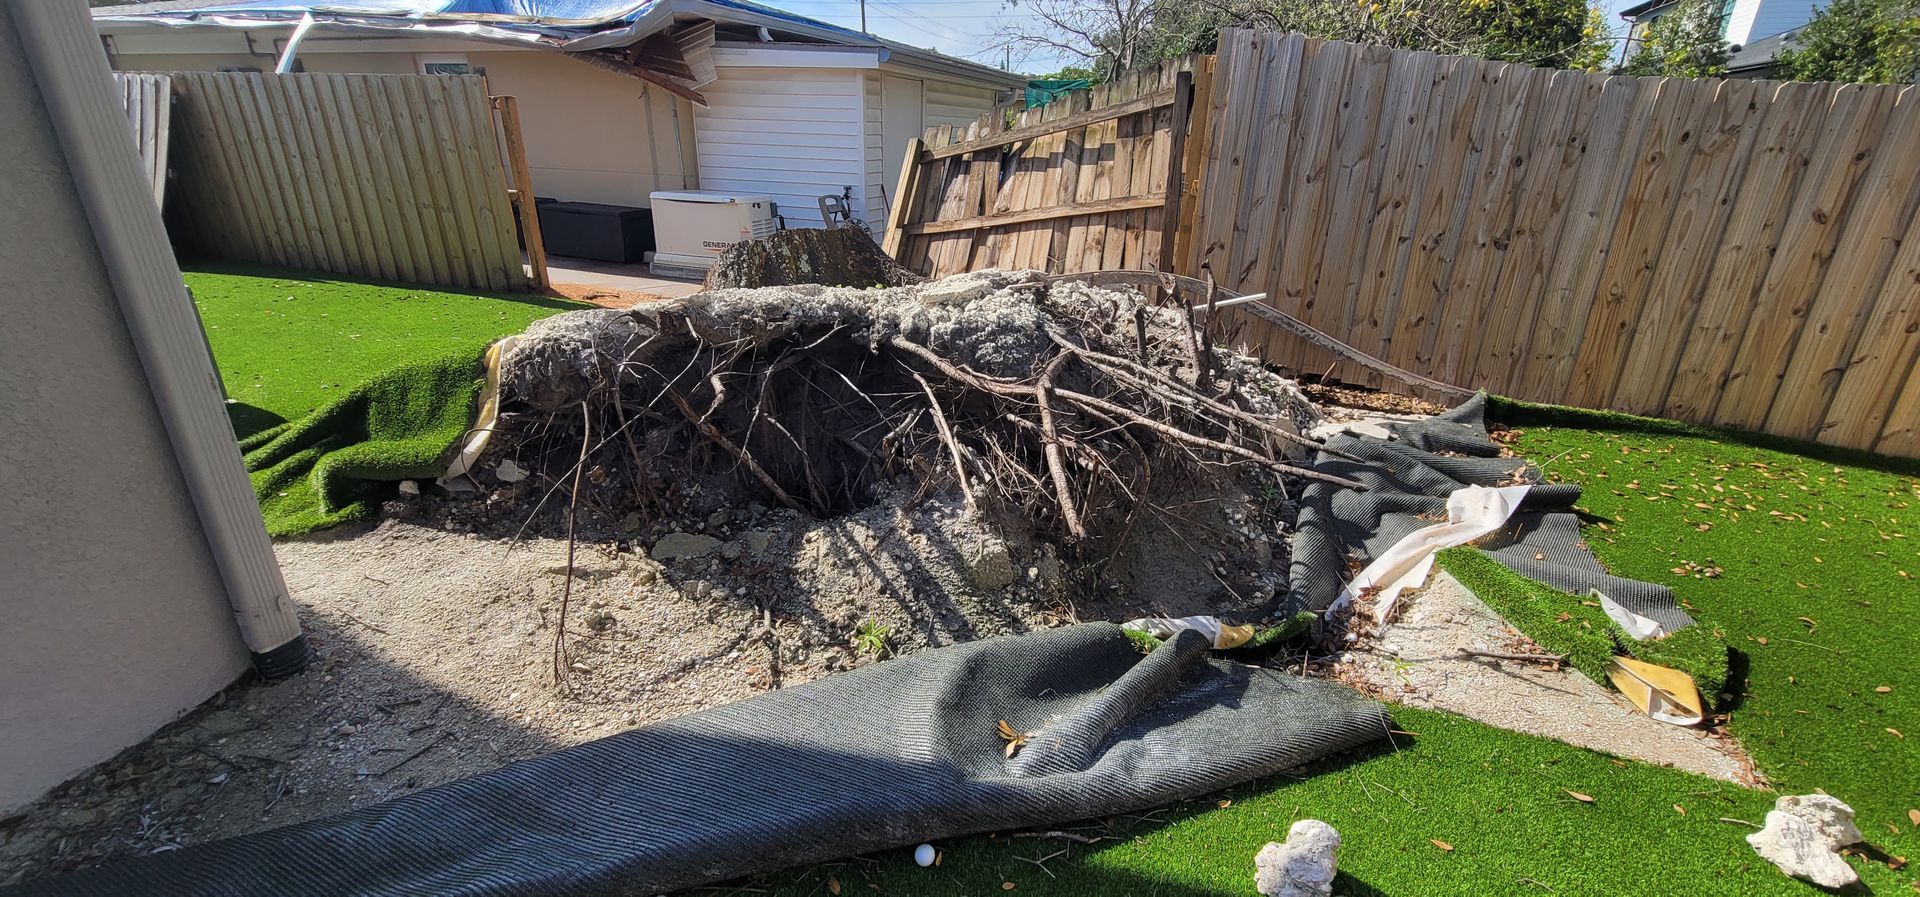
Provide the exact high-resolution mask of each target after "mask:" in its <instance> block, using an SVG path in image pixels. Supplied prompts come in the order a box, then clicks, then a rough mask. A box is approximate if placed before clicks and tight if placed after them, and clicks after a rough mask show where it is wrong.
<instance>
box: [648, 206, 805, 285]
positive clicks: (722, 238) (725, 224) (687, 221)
mask: <svg viewBox="0 0 1920 897" xmlns="http://www.w3.org/2000/svg"><path fill="white" fill-rule="evenodd" d="M651 197H652V199H653V233H654V238H655V251H654V254H653V261H652V263H651V265H650V266H649V267H650V269H651V270H652V271H653V273H654V275H656V276H659V277H690V278H702V277H705V276H706V274H707V269H708V268H711V267H713V263H714V261H715V260H716V259H718V258H719V257H720V250H722V249H725V248H727V247H728V246H729V245H732V244H734V243H738V242H741V241H742V240H757V239H759V238H761V237H765V236H768V235H770V234H772V233H773V232H774V231H776V230H779V223H778V221H777V220H776V219H775V218H774V208H773V197H771V196H767V195H765V194H755V193H727V192H724V191H720V190H661V191H656V192H655V193H653V194H651Z"/></svg>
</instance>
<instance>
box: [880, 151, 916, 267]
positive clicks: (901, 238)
mask: <svg viewBox="0 0 1920 897" xmlns="http://www.w3.org/2000/svg"><path fill="white" fill-rule="evenodd" d="M926 145H927V142H926V141H924V140H921V139H920V138H918V137H915V138H913V139H912V140H909V141H907V155H906V158H905V159H904V160H903V161H902V162H901V163H900V180H899V182H898V183H897V185H896V186H895V187H894V191H893V208H892V209H890V210H888V213H887V233H886V236H885V240H886V242H885V244H884V245H883V246H882V247H881V251H883V252H885V253H886V254H887V255H888V257H890V258H892V259H893V260H894V261H896V262H900V263H901V264H906V259H903V258H901V257H900V250H901V249H902V248H904V246H905V244H906V242H907V235H906V230H905V228H906V226H907V220H908V219H909V218H911V217H912V215H913V208H912V207H913V203H914V200H915V197H916V196H917V195H918V193H919V192H920V191H919V190H918V189H917V187H918V181H919V178H918V177H917V175H918V174H919V172H920V152H921V150H923V149H925V148H926Z"/></svg>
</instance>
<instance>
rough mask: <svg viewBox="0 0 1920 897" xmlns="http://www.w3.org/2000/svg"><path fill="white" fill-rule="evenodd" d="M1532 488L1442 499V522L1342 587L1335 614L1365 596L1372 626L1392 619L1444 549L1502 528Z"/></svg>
mask: <svg viewBox="0 0 1920 897" xmlns="http://www.w3.org/2000/svg"><path fill="white" fill-rule="evenodd" d="M1532 488H1533V487H1532V486H1498V487H1495V486H1465V487H1462V488H1459V489H1455V490H1454V491H1453V494H1451V495H1448V496H1447V522H1445V523H1436V524H1434V525H1432V526H1424V527H1421V528H1419V529H1417V530H1414V531H1413V532H1410V533H1408V534H1407V535H1406V536H1405V537H1403V538H1402V539H1401V540H1400V541H1398V542H1395V543H1394V545H1393V547H1392V548H1389V549H1387V550H1386V551H1385V552H1382V553H1381V555H1380V556H1379V557H1377V558H1375V559H1374V561H1373V563H1371V564H1368V565H1367V568H1366V569H1365V570H1362V571H1360V575H1358V576H1355V577H1354V578H1353V581H1352V582H1350V583H1348V584H1347V587H1346V589H1345V590H1344V591H1342V592H1341V593H1340V597H1339V599H1338V600H1336V601H1335V602H1334V605H1333V606H1334V609H1336V610H1337V609H1341V608H1344V607H1346V606H1347V605H1348V604H1349V603H1351V602H1352V601H1353V599H1355V598H1357V597H1359V596H1361V595H1363V594H1364V595H1369V596H1371V597H1372V598H1373V600H1374V605H1373V617H1374V620H1375V622H1379V623H1385V622H1386V621H1387V620H1389V619H1391V618H1392V615H1393V606H1394V603H1395V602H1397V601H1398V600H1399V599H1400V593H1401V592H1404V591H1406V590H1408V589H1417V588H1419V587H1420V586H1423V585H1425V584H1426V582H1427V576H1428V574H1430V573H1432V572H1433V556H1434V554H1435V553H1436V552H1438V551H1440V549H1443V548H1452V547H1454V546H1456V545H1465V544H1467V543H1468V542H1472V541H1473V540H1475V539H1478V538H1480V537H1481V536H1484V535H1486V534H1488V533H1491V532H1493V531H1495V530H1497V529H1499V528H1500V527H1502V526H1505V525H1506V523H1507V518H1509V517H1512V516H1513V512H1514V510H1515V509H1517V508H1519V507H1520V501H1521V500H1522V499H1524V498H1526V497H1527V492H1528V490H1530V489H1532Z"/></svg>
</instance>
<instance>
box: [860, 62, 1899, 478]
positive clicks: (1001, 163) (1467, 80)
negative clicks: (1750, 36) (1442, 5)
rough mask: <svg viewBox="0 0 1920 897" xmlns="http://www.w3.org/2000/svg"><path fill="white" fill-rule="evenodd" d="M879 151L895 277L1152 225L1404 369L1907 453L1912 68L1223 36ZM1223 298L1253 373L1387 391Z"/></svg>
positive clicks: (1248, 285)
mask: <svg viewBox="0 0 1920 897" xmlns="http://www.w3.org/2000/svg"><path fill="white" fill-rule="evenodd" d="M1181 71H1192V72H1194V73H1195V76H1196V77H1197V80H1196V81H1195V83H1194V84H1193V91H1192V96H1193V100H1192V102H1191V106H1190V107H1189V105H1188V104H1187V103H1186V102H1185V100H1184V97H1183V99H1182V101H1181V102H1172V93H1171V92H1170V87H1171V85H1173V84H1174V83H1175V81H1174V79H1175V76H1176V74H1177V73H1178V72H1181ZM1189 108H1190V109H1191V117H1192V118H1191V127H1190V128H1183V127H1182V123H1181V121H1180V119H1181V118H1182V117H1183V116H1184V114H1185V113H1186V111H1187V110H1188V109H1189ZM1176 137H1180V138H1184V140H1185V145H1184V147H1180V148H1176V147H1175V146H1174V144H1176V143H1179V142H1180V141H1179V140H1177V139H1175V138H1176ZM1176 153H1178V155H1175V154H1176ZM908 158H909V160H910V161H909V163H908V165H907V166H906V168H905V170H903V171H902V172H901V182H900V183H901V192H902V195H903V196H908V197H910V198H911V200H912V201H910V202H907V203H902V204H901V205H900V207H899V208H898V209H897V210H896V217H895V219H894V221H893V222H891V224H892V226H891V227H890V229H889V233H888V248H889V251H891V252H893V253H894V254H895V256H896V257H897V258H899V259H901V260H902V261H904V262H906V263H907V264H908V265H909V266H911V267H914V268H917V269H919V270H921V271H923V272H929V273H934V274H948V273H953V272H957V271H966V270H973V269H978V268H983V267H994V266H997V267H1024V268H1041V269H1045V270H1048V271H1052V272H1084V271H1096V270H1113V269H1122V268H1144V269H1157V268H1159V267H1160V265H1161V264H1162V259H1161V256H1162V255H1164V254H1165V253H1164V251H1163V250H1162V248H1161V247H1162V245H1163V242H1164V241H1167V240H1168V239H1171V245H1172V247H1173V257H1172V258H1171V259H1169V260H1168V267H1170V268H1171V269H1172V270H1174V271H1176V272H1178V273H1180V274H1184V275H1188V276H1191V277H1207V276H1211V277H1213V278H1215V279H1216V280H1217V282H1218V283H1219V284H1220V285H1221V286H1222V287H1224V288H1226V289H1228V290H1232V291H1234V292H1238V293H1254V292H1260V293H1266V294H1267V295H1268V297H1269V298H1268V300H1267V301H1268V302H1269V303H1270V304H1272V305H1273V306H1274V307H1276V308H1278V309H1280V310H1281V311H1284V312H1286V313H1288V314H1290V315H1292V316H1293V317H1294V318H1297V319H1299V320H1301V321H1304V322H1306V323H1307V324H1310V325H1311V326H1313V327H1315V328H1318V329H1320V330H1322V331H1324V332H1325V333H1327V334H1330V335H1332V336H1333V337H1335V338H1336V339H1338V340H1340V341H1343V342H1344V343H1346V344H1348V345H1351V346H1353V347H1356V348H1358V349H1360V350H1361V351H1364V352H1367V353H1370V354H1372V355H1375V356H1378V357H1379V358H1381V359H1384V360H1385V361H1388V362H1390V363H1392V364H1394V365H1398V366H1399V367H1401V368H1404V369H1407V370H1410V371H1413V372H1415V373H1418V374H1421V375H1424V376H1428V377H1432V378H1435V379H1439V380H1443V381H1447V382H1450V383H1455V384H1460V385H1464V386H1470V387H1484V388H1486V389H1489V390H1491V391H1494V392H1498V393H1503V394H1506V395H1511V396H1516V397H1519V398H1523V399H1534V400H1540V401H1547V402H1560V403H1566V404H1574V405H1585V406H1589V407H1596V408H1614V409H1618V410H1622V411H1628V412H1633V413H1636V414H1650V415H1659V416H1665V417H1673V418H1678V419H1680V420H1687V421H1694V422H1699V423H1707V424H1716V425H1724V426H1731V427H1736V428H1741V429H1748V430H1759V431H1763V432H1768V433H1776V434H1780V435H1785V436H1792V437H1798V438H1807V439H1817V440H1820V441H1823V442H1827V443H1831V444H1835V445H1844V446H1849V447H1855V448H1864V449H1872V450H1876V451H1880V452H1885V453H1889V454H1899V455H1908V456H1920V371H1916V367H1920V87H1916V86H1907V87H1900V86H1877V85H1858V84H1852V85H1838V84H1799V83H1780V82H1773V81H1718V80H1687V79H1669V78H1628V77H1617V76H1605V75H1593V74H1586V73H1582V72H1564V71H1550V70H1543V69H1534V68H1529V67H1527V66H1522V65H1517V64H1511V63H1502V62H1492V61H1488V60H1481V59H1469V58H1461V57H1450V56H1436V55H1434V54H1431V53H1416V52H1406V51H1395V50H1386V49H1383V48H1379V47H1363V46H1357V45H1353V44H1344V43H1337V42H1327V41H1320V40H1315V39H1311V38H1306V37H1302V36H1300V35H1282V34H1263V33H1256V32H1250V31H1240V30H1230V31H1228V32H1226V33H1224V34H1223V35H1222V36H1221V39H1220V52H1219V55H1218V56H1217V57H1200V58H1197V59H1189V60H1181V61H1180V62H1179V63H1177V64H1172V65H1168V66H1163V67H1160V68H1156V69H1152V70H1147V71H1143V72H1134V73H1130V74H1128V75H1126V76H1124V77H1122V78H1120V79H1118V80H1116V81H1114V82H1113V83H1111V84H1107V85H1103V86H1102V87H1100V88H1097V89H1095V90H1094V91H1092V92H1090V93H1089V92H1080V93H1077V94H1075V95H1073V96H1071V97H1070V98H1068V99H1066V100H1063V101H1060V102H1056V103H1054V104H1052V105H1050V106H1047V107H1044V108H1042V109H1040V110H1033V111H1029V112H1027V113H1024V114H1023V115H1022V116H1021V118H1020V120H1019V121H1018V122H1016V123H1014V124H1013V125H1012V126H1011V128H1009V126H1008V125H1007V124H1006V123H1005V122H1003V121H1000V120H997V119H982V120H981V121H978V122H975V123H974V124H973V125H972V126H970V127H968V128H965V129H960V130H955V129H950V128H942V129H937V130H934V131H930V132H929V133H928V135H927V137H926V139H925V141H924V143H921V144H917V145H916V146H915V148H914V151H913V152H911V153H909V154H908ZM1170 184H1171V185H1172V186H1173V188H1174V191H1175V195H1174V196H1172V197H1169V196H1168V194H1167V189H1168V186H1169V185H1170ZM1169 199H1171V200H1173V206H1175V207H1176V214H1175V215H1173V216H1166V215H1165V213H1164V212H1163V211H1162V209H1163V206H1162V203H1163V202H1166V201H1167V200H1169ZM1163 218H1164V219H1165V220H1163ZM1169 226H1170V227H1171V228H1172V232H1171V233H1169V232H1168V230H1167V227H1169ZM1239 317H1240V320H1237V321H1235V322H1234V324H1235V332H1236V333H1237V334H1238V335H1239V336H1240V337H1241V338H1243V339H1247V340H1248V341H1249V342H1250V343H1251V345H1253V346H1255V347H1257V348H1259V349H1260V350H1261V351H1263V352H1264V353H1265V355H1266V357H1267V358H1268V359H1270V360H1272V361H1274V362H1276V363H1278V364H1281V365H1284V366H1287V367H1290V368H1293V369H1294V370H1297V371H1301V372H1305V373H1311V374H1321V373H1331V374H1332V375H1333V376H1334V377H1335V378H1337V379H1342V380H1346V381H1348V382H1355V383H1364V384H1367V385H1372V386H1385V387H1393V386H1394V385H1395V384H1393V383H1390V382H1382V380H1381V378H1380V375H1379V374H1378V373H1377V372H1375V371H1373V370H1368V369H1365V368H1362V367H1359V366H1357V365H1354V364H1352V363H1351V362H1347V361H1343V360H1340V359H1337V358H1336V357H1335V356H1334V355H1332V354H1331V353H1329V352H1328V351H1326V350H1325V349H1324V348H1321V347H1318V346H1315V345H1313V344H1311V343H1310V342H1308V341H1303V340H1301V339H1299V338H1298V337H1297V335H1295V334H1292V333H1289V332H1287V331H1285V330H1283V329H1280V328H1276V327H1274V326H1273V325H1271V324H1269V323H1267V322H1266V321H1265V320H1264V319H1260V318H1258V317H1256V316H1253V315H1241V316H1239Z"/></svg>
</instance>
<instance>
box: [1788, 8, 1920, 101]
mask: <svg viewBox="0 0 1920 897" xmlns="http://www.w3.org/2000/svg"><path fill="white" fill-rule="evenodd" d="M1773 60H1774V63H1775V66H1776V68H1777V70H1778V72H1777V73H1778V74H1779V75H1780V76H1782V77H1786V78H1792V79H1793V80H1795V81H1867V82H1874V83H1880V84H1914V83H1920V0H1833V2H1831V3H1829V4H1828V5H1827V6H1826V8H1824V9H1821V10H1819V11H1817V12H1815V13H1814V15H1813V21H1811V22H1809V23H1807V26H1806V27H1805V28H1803V29H1801V30H1800V32H1799V33H1798V34H1795V35H1794V36H1793V37H1791V38H1788V40H1787V45H1786V46H1785V47H1784V48H1783V49H1782V50H1781V51H1780V52H1779V53H1777V54H1775V55H1774V57H1773Z"/></svg>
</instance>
